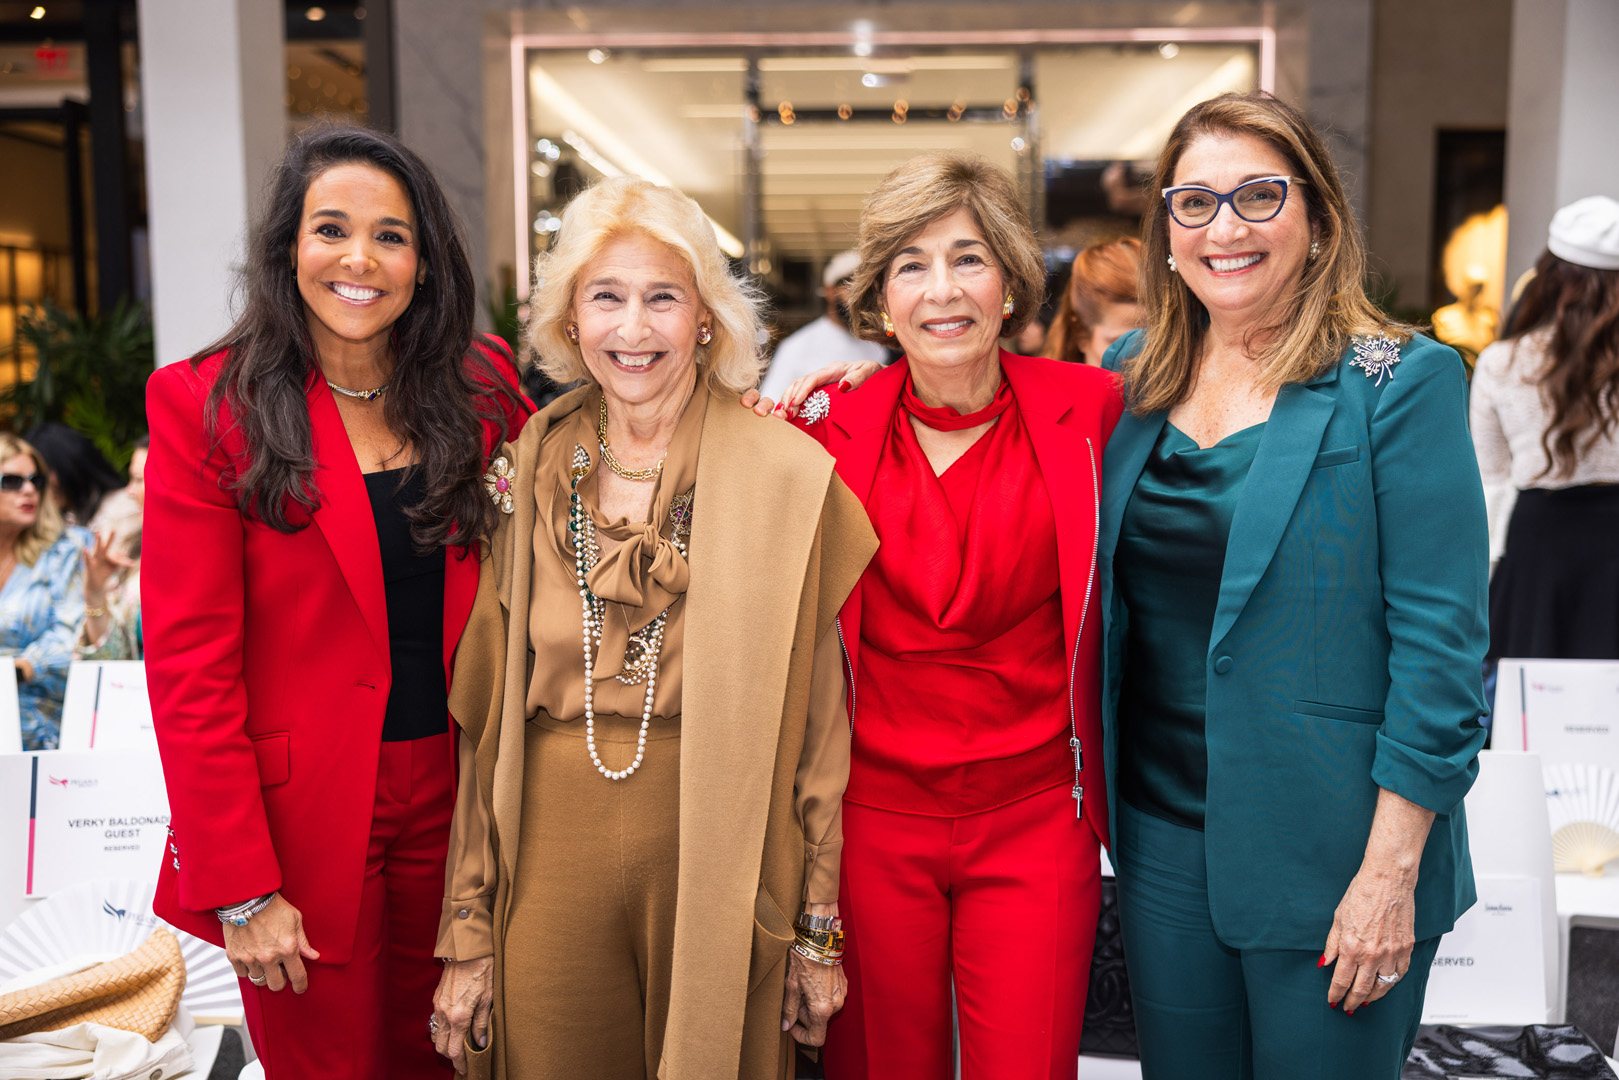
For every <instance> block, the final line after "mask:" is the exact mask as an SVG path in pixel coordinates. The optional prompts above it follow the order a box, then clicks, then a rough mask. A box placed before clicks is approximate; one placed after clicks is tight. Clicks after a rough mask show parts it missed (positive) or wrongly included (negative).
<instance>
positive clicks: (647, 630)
mask: <svg viewBox="0 0 1619 1080" xmlns="http://www.w3.org/2000/svg"><path fill="white" fill-rule="evenodd" d="M658 464H659V466H660V467H661V466H662V464H663V463H662V462H661V461H660V462H659V463H658ZM588 472H590V455H589V454H588V453H586V452H585V448H584V447H582V446H577V445H576V446H575V447H574V448H573V465H572V468H571V469H569V475H570V478H571V480H572V490H571V491H570V492H569V494H568V532H569V533H570V534H571V537H570V539H572V541H573V550H574V557H573V567H574V583H575V584H576V585H578V586H579V606H580V616H581V622H582V623H583V626H584V629H583V645H584V654H585V749H586V750H587V751H589V753H590V763H591V764H592V765H594V766H596V771H597V772H599V773H601V774H602V775H603V776H605V777H606V778H607V779H609V780H627V779H628V778H629V777H630V776H632V775H634V773H635V770H637V769H639V768H640V767H641V762H642V761H643V760H645V758H646V733H647V729H648V728H650V727H651V726H652V703H653V700H654V698H655V697H656V696H657V691H658V658H659V656H661V655H662V653H663V628H664V626H666V625H667V624H668V621H669V609H668V608H664V609H663V610H662V611H660V612H658V615H657V618H655V619H653V620H652V621H651V622H650V623H648V624H647V625H646V626H645V627H643V628H641V629H640V630H637V631H636V632H635V633H633V634H631V635H630V638H629V641H628V642H627V643H626V645H625V647H624V670H623V671H622V672H621V673H620V674H619V675H617V676H616V678H617V679H618V681H619V682H621V683H623V684H624V685H625V686H634V685H635V684H636V683H638V682H640V681H642V680H643V679H645V680H646V699H645V702H644V703H643V704H642V706H641V730H640V732H639V734H637V736H636V740H635V760H634V761H633V762H631V763H630V764H629V766H628V767H627V768H623V769H609V768H608V767H607V766H606V765H605V764H603V763H602V759H601V755H600V754H598V753H597V751H596V707H595V679H596V652H597V651H598V650H599V649H600V648H601V640H602V627H603V626H604V625H605V624H606V622H607V601H605V600H603V599H602V598H601V597H599V596H597V595H596V594H595V593H593V592H591V591H590V586H589V585H587V584H586V583H585V578H586V577H587V576H588V575H589V573H590V571H591V570H593V569H595V567H596V564H597V563H598V562H600V561H601V548H600V546H599V545H598V544H597V543H596V523H595V521H593V520H592V519H591V517H590V515H589V514H587V513H585V510H584V506H583V504H582V503H581V502H580V500H579V481H580V480H582V479H583V478H584V476H585V474H587V473H588ZM691 503H692V493H691V492H689V491H687V492H685V493H683V494H682V495H680V496H679V497H678V498H676V499H675V501H674V503H673V505H671V507H670V510H669V516H670V518H671V520H672V521H673V523H674V531H673V536H672V538H671V539H672V542H673V543H674V546H675V550H676V551H678V552H680V554H681V556H682V557H685V556H686V554H687V548H686V537H687V536H688V535H690V532H691ZM632 653H633V654H634V658H633V660H632V659H631V654H632Z"/></svg>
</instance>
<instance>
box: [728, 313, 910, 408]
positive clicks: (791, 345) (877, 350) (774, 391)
mask: <svg viewBox="0 0 1619 1080" xmlns="http://www.w3.org/2000/svg"><path fill="white" fill-rule="evenodd" d="M887 360H888V350H887V349H885V348H883V347H882V346H881V345H879V344H877V343H876V342H875V341H862V340H860V339H859V338H857V337H855V336H854V335H853V334H851V333H849V331H848V330H847V329H845V328H844V326H843V324H842V323H840V322H838V321H837V320H836V319H834V318H833V317H832V316H830V315H822V316H821V317H820V318H819V319H816V320H815V321H814V322H812V323H810V324H809V325H808V326H806V327H804V328H803V329H801V330H797V331H794V332H793V333H791V334H788V335H787V336H786V337H785V338H782V341H781V344H780V345H777V346H776V355H775V356H774V357H773V358H772V359H771V361H770V370H769V371H768V372H766V373H765V379H764V382H763V383H761V384H760V385H759V393H760V394H762V395H763V396H764V397H767V398H770V399H771V400H772V401H779V400H780V399H781V395H782V391H784V390H786V389H787V387H789V386H791V385H792V383H793V380H794V379H798V378H800V377H802V376H804V375H808V374H809V373H810V372H812V371H815V370H817V369H819V368H823V367H825V366H826V365H828V364H850V363H857V362H861V361H866V362H870V363H873V364H881V363H885V362H887Z"/></svg>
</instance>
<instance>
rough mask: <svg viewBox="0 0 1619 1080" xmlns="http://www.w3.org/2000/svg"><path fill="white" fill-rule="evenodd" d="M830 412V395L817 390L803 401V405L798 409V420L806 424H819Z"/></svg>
mask: <svg viewBox="0 0 1619 1080" xmlns="http://www.w3.org/2000/svg"><path fill="white" fill-rule="evenodd" d="M831 412H832V395H831V394H828V393H827V392H826V391H825V390H817V391H815V393H813V394H811V395H810V396H809V397H807V398H805V399H804V404H803V405H800V406H799V408H798V418H799V419H800V420H802V421H803V422H804V423H806V424H819V423H820V422H821V421H822V420H825V419H826V418H827V416H828V415H829V414H830V413H831Z"/></svg>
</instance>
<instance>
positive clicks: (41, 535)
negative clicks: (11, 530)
mask: <svg viewBox="0 0 1619 1080" xmlns="http://www.w3.org/2000/svg"><path fill="white" fill-rule="evenodd" d="M18 454H27V455H28V456H29V457H30V458H32V459H33V462H34V471H35V472H37V473H39V475H41V476H49V475H50V474H51V469H50V466H49V465H46V464H45V459H44V458H43V457H41V456H40V454H39V451H38V450H35V449H34V448H33V447H32V446H30V445H29V444H28V443H26V442H24V441H23V440H22V439H19V438H18V437H17V436H15V435H13V434H11V433H10V432H0V461H10V460H11V459H12V458H14V457H16V456H17V455H18ZM66 527H67V526H66V524H65V523H64V522H63V521H62V512H61V511H60V510H58V509H57V508H56V498H55V496H53V495H52V494H51V493H50V492H49V491H48V490H47V491H41V492H40V493H39V513H38V514H36V515H35V516H34V523H33V524H32V525H30V526H28V528H26V529H24V530H23V531H22V534H21V535H20V536H18V537H17V561H18V562H20V563H22V564H23V565H24V566H33V565H34V564H35V563H36V562H38V561H39V557H40V556H41V555H43V554H45V552H47V551H49V550H50V549H51V545H52V544H54V543H56V541H57V540H58V539H59V538H60V537H61V535H62V530H63V529H65V528H66Z"/></svg>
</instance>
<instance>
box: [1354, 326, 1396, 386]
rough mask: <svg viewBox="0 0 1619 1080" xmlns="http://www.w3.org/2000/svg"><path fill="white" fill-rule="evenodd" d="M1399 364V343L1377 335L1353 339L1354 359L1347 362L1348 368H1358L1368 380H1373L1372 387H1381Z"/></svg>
mask: <svg viewBox="0 0 1619 1080" xmlns="http://www.w3.org/2000/svg"><path fill="white" fill-rule="evenodd" d="M1399 362H1400V343H1399V342H1397V341H1395V340H1394V339H1393V338H1391V337H1389V336H1388V335H1387V334H1378V335H1376V336H1375V337H1363V338H1356V339H1355V358H1354V359H1353V360H1351V361H1349V366H1350V367H1358V368H1360V369H1361V370H1362V371H1364V372H1365V373H1366V377H1367V378H1368V379H1372V378H1375V379H1376V380H1377V381H1376V382H1375V383H1373V384H1372V385H1373V386H1382V385H1383V380H1384V379H1386V378H1388V377H1389V376H1390V375H1391V374H1393V372H1394V365H1395V364H1398V363H1399Z"/></svg>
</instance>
